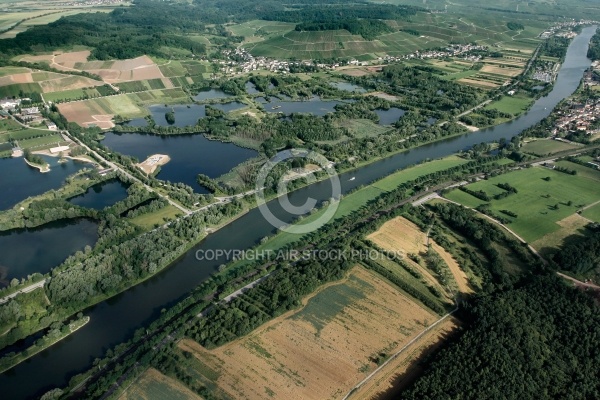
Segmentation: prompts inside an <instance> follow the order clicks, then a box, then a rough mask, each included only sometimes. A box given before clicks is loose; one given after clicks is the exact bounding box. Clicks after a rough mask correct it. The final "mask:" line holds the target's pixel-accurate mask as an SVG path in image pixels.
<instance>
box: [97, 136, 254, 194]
mask: <svg viewBox="0 0 600 400" xmlns="http://www.w3.org/2000/svg"><path fill="white" fill-rule="evenodd" d="M102 144H103V145H104V146H106V147H108V148H109V149H111V150H113V151H117V152H119V153H121V154H126V155H129V156H134V157H136V158H138V159H139V160H140V161H142V160H145V159H146V158H147V157H148V156H149V155H152V154H167V155H169V157H171V161H169V163H168V164H166V165H163V166H162V167H161V170H160V172H159V174H158V178H159V179H162V180H165V181H171V182H183V183H185V184H186V185H189V186H191V187H192V188H194V190H195V191H196V192H197V193H208V191H207V190H206V189H205V188H204V187H202V186H200V185H199V184H198V183H197V182H196V177H197V176H198V174H204V175H207V176H209V177H211V178H216V177H218V176H221V175H223V174H224V173H226V172H229V171H230V170H231V169H232V168H233V167H235V166H236V165H239V164H241V163H242V162H244V161H246V160H248V159H250V158H252V157H256V156H257V155H258V152H257V151H256V150H251V149H246V148H242V147H239V146H236V145H234V144H232V143H223V142H219V141H216V140H208V139H207V138H205V137H204V136H203V135H200V134H196V135H169V136H159V135H150V134H143V133H123V134H117V133H113V132H107V133H106V134H105V138H104V140H102Z"/></svg>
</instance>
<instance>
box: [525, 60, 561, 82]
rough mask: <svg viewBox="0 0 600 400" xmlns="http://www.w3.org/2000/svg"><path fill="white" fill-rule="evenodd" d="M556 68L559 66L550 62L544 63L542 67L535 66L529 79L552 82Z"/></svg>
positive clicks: (556, 71)
mask: <svg viewBox="0 0 600 400" xmlns="http://www.w3.org/2000/svg"><path fill="white" fill-rule="evenodd" d="M558 67H559V64H556V63H553V62H550V61H548V62H545V63H543V64H542V65H539V66H536V68H535V70H534V71H533V74H532V76H531V78H532V79H535V80H537V81H542V82H546V83H550V82H553V81H554V79H556V75H557V73H558Z"/></svg>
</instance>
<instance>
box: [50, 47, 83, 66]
mask: <svg viewBox="0 0 600 400" xmlns="http://www.w3.org/2000/svg"><path fill="white" fill-rule="evenodd" d="M89 56H90V51H89V50H83V51H73V52H69V53H56V54H55V55H54V57H53V59H52V61H53V64H58V65H59V66H61V67H66V68H67V69H71V68H74V67H75V64H76V63H84V62H86V61H87V59H88V57H89ZM57 68H58V67H57Z"/></svg>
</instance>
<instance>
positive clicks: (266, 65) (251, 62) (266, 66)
mask: <svg viewBox="0 0 600 400" xmlns="http://www.w3.org/2000/svg"><path fill="white" fill-rule="evenodd" d="M487 49H488V47H487V46H478V45H473V44H465V45H463V44H453V45H450V46H448V47H446V48H445V49H443V50H430V51H423V52H419V51H415V52H414V53H411V54H407V55H403V56H398V57H394V56H385V57H379V58H378V59H377V60H378V61H379V62H381V61H384V62H393V61H400V60H407V59H412V58H419V59H425V58H445V57H457V56H460V55H463V54H466V53H470V52H472V51H486V50H487ZM223 55H225V56H226V57H227V58H228V59H229V60H227V61H223V60H213V62H214V63H217V64H219V65H221V70H222V72H224V73H226V74H243V73H247V72H251V71H257V70H268V71H271V72H283V73H288V72H290V67H292V66H301V65H304V66H316V67H318V68H322V69H336V68H338V67H340V66H345V65H355V66H365V65H369V63H368V62H365V61H358V60H355V59H352V60H348V61H345V62H334V63H331V64H326V63H314V62H312V61H281V60H276V59H269V58H266V57H254V56H253V55H252V54H250V53H249V52H248V51H247V50H246V49H244V48H237V49H235V50H225V51H224V52H223ZM465 59H468V60H469V61H474V62H476V61H479V60H480V59H481V56H480V55H478V54H467V55H466V56H465Z"/></svg>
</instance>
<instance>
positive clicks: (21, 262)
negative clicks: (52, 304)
mask: <svg viewBox="0 0 600 400" xmlns="http://www.w3.org/2000/svg"><path fill="white" fill-rule="evenodd" d="M96 240H98V224H97V223H96V222H94V221H91V220H87V219H71V220H60V221H54V222H50V223H47V224H44V225H41V226H39V227H36V228H21V229H11V230H9V231H4V232H0V248H1V249H2V259H1V260H0V277H1V278H0V286H3V285H6V284H7V283H8V282H10V280H11V279H12V278H17V279H20V278H26V277H27V275H30V274H33V273H34V272H39V273H40V274H45V273H47V272H49V271H50V269H51V268H53V267H56V266H57V265H59V264H61V263H62V262H63V261H64V260H65V259H66V258H67V257H68V256H69V255H71V254H73V253H75V252H76V251H78V250H83V248H84V247H85V246H87V245H89V246H93V245H94V243H96Z"/></svg>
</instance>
